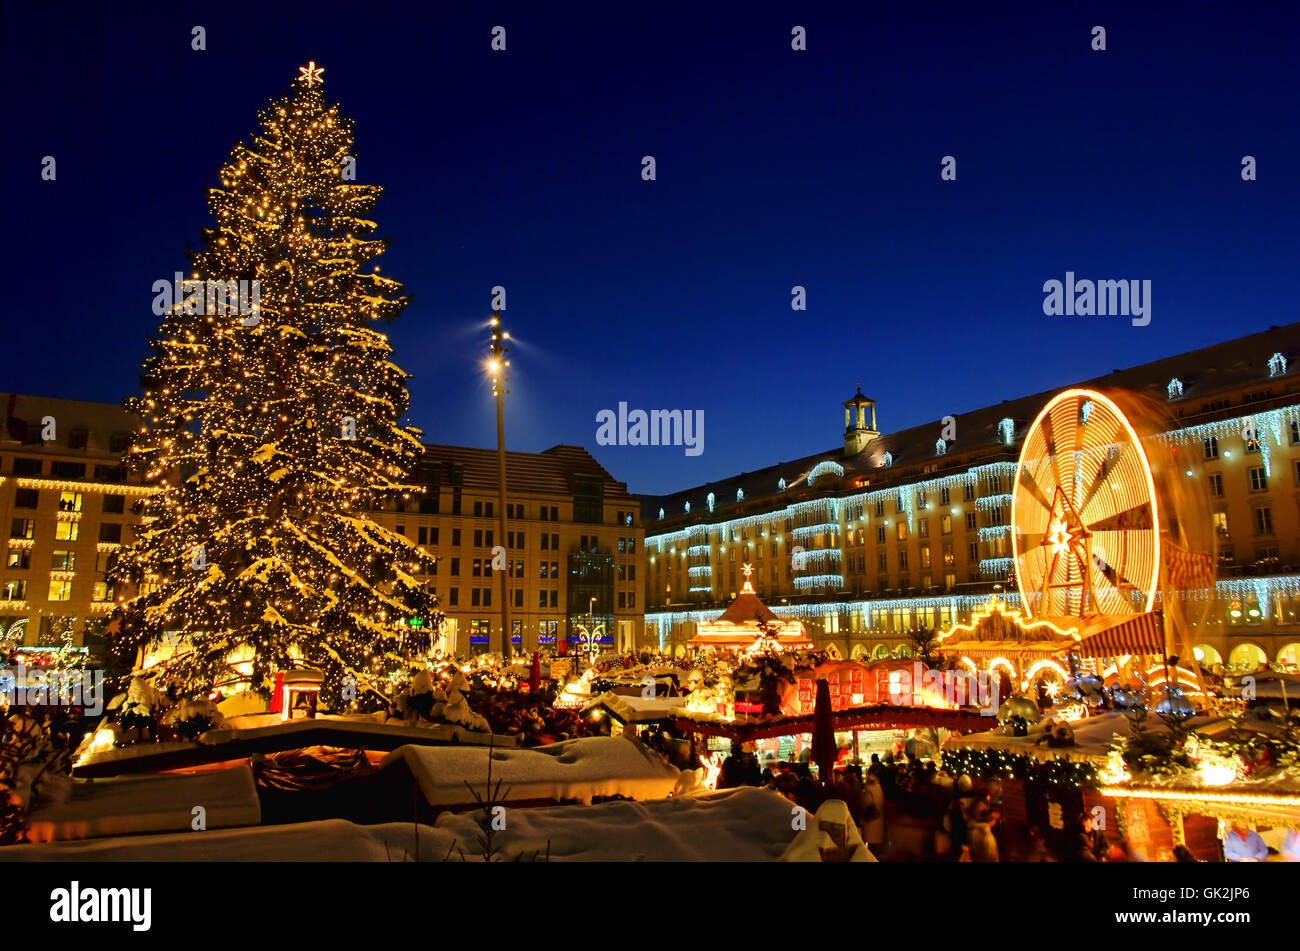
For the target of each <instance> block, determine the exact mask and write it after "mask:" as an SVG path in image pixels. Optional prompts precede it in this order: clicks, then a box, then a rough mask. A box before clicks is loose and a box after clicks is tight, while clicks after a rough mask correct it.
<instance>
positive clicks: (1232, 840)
mask: <svg viewBox="0 0 1300 951" xmlns="http://www.w3.org/2000/svg"><path fill="white" fill-rule="evenodd" d="M1223 858H1224V861H1226V862H1263V861H1265V860H1266V859H1267V858H1268V846H1267V845H1265V844H1264V840H1263V839H1262V838H1260V835H1259V833H1258V832H1256V831H1255V830H1254V829H1252V828H1251V827H1250V826H1249V825H1247V824H1246V823H1245V822H1243V821H1241V820H1240V819H1234V820H1233V821H1232V828H1230V829H1229V830H1228V834H1227V835H1226V836H1224V838H1223Z"/></svg>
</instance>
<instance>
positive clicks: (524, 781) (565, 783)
mask: <svg viewBox="0 0 1300 951" xmlns="http://www.w3.org/2000/svg"><path fill="white" fill-rule="evenodd" d="M487 757H488V750H487V749H486V748H485V747H482V746H480V747H471V748H466V747H458V746H402V747H399V748H397V749H395V750H393V752H391V753H389V754H388V755H387V756H385V757H384V758H383V759H382V760H380V761H379V768H380V769H381V770H382V769H385V768H390V767H392V766H393V765H394V764H396V763H399V762H401V763H404V764H405V765H406V768H407V769H409V770H410V771H411V774H412V775H413V776H414V777H415V779H416V782H417V783H418V784H419V786H420V791H421V792H422V793H423V794H424V797H425V799H426V800H428V802H429V804H430V805H432V806H450V805H460V804H464V803H467V802H473V796H472V795H471V793H470V791H469V790H468V789H466V788H465V783H466V782H469V783H472V784H474V785H475V786H476V788H478V789H479V793H480V795H485V790H484V788H483V787H485V786H486V784H487V778H488V769H487V767H488V760H487ZM678 775H679V772H678V770H677V769H676V768H674V767H672V766H669V765H668V764H667V763H665V762H664V761H663V759H662V758H661V757H660V756H659V754H658V753H655V752H653V751H652V750H649V749H647V748H646V747H644V746H642V745H641V744H640V743H638V742H637V741H635V740H632V739H629V738H626V737H608V736H591V737H582V738H580V739H576V740H566V741H564V742H563V743H555V744H552V745H550V746H542V747H537V748H534V749H504V750H500V749H498V750H493V751H492V784H493V786H494V787H495V786H496V782H497V780H498V779H500V780H503V782H502V784H501V794H502V796H505V797H507V799H508V801H519V800H525V799H577V800H579V801H581V802H586V803H589V802H591V800H592V797H594V796H615V795H617V796H627V797H629V798H632V799H661V798H663V797H665V796H667V795H668V794H669V793H671V792H672V791H673V787H674V786H675V785H676V784H677V777H678ZM507 790H509V792H508V793H507ZM485 798H486V796H485Z"/></svg>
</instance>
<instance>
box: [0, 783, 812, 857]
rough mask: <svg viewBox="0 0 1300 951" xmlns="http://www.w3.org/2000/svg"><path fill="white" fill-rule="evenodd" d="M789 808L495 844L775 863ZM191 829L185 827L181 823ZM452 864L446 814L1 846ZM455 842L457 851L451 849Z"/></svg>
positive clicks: (461, 838)
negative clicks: (425, 819)
mask: <svg viewBox="0 0 1300 951" xmlns="http://www.w3.org/2000/svg"><path fill="white" fill-rule="evenodd" d="M791 809H792V805H791V803H790V801H789V800H788V799H786V798H784V797H783V796H781V795H779V794H777V793H775V792H772V791H771V790H765V789H753V788H742V789H729V790H725V791H722V792H717V793H709V794H706V795H703V796H698V797H697V796H685V797H682V798H673V799H657V800H654V801H651V802H608V803H602V804H601V805H597V806H554V807H550V808H545V809H521V810H517V811H515V812H512V813H511V815H510V822H509V823H508V825H507V828H506V829H505V830H504V831H502V832H498V833H497V834H496V838H495V841H494V843H493V846H494V848H496V849H499V850H500V852H501V854H502V855H503V856H505V857H506V858H511V859H513V858H515V857H516V856H520V855H522V856H523V857H524V858H525V859H527V858H530V857H531V856H532V854H533V853H534V852H540V855H539V858H545V857H546V854H547V845H548V843H549V846H550V860H551V861H553V862H583V861H587V862H610V861H624V862H627V861H647V862H690V861H696V862H698V861H705V860H712V861H730V862H763V861H775V860H776V859H778V858H780V856H781V854H782V852H783V851H784V850H785V849H786V847H787V846H788V845H789V843H790V842H791V840H792V839H793V838H794V832H793V830H791V828H790V817H791V814H792V813H791ZM187 828H188V827H187ZM417 834H418V835H419V843H418V854H419V856H420V860H421V861H425V862H428V861H433V862H438V861H441V860H442V859H443V858H444V857H449V858H451V859H452V860H453V861H456V860H458V859H459V858H460V853H461V852H463V853H464V855H465V857H466V858H467V859H469V860H471V861H474V860H477V858H478V856H479V855H480V854H481V852H480V848H479V845H478V837H479V829H478V826H477V825H476V824H475V823H474V820H473V817H472V816H469V815H456V814H453V813H445V814H444V815H443V816H441V817H440V818H439V820H438V823H437V825H436V826H428V825H419V826H417V825H415V824H414V823H411V822H392V823H382V824H379V825H356V824H354V823H351V822H347V821H345V820H343V819H327V820H323V821H318V822H297V823H293V824H291V825H277V826H253V827H251V828H242V829H212V830H209V831H207V832H198V833H196V832H189V831H186V832H179V833H170V834H164V835H136V836H123V837H115V838H105V839H92V840H88V841H82V842H55V843H51V844H47V845H11V846H5V847H4V849H3V851H2V852H0V854H2V855H3V857H4V858H5V859H6V860H9V861H15V862H59V861H65V862H121V861H135V862H141V861H149V862H388V861H391V862H401V861H409V860H412V859H414V858H415V856H416V854H417V844H416V838H415V836H416V835H417ZM457 847H459V848H457Z"/></svg>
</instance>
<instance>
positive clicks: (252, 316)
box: [112, 63, 441, 709]
mask: <svg viewBox="0 0 1300 951" xmlns="http://www.w3.org/2000/svg"><path fill="white" fill-rule="evenodd" d="M299 72H300V73H301V75H300V76H299V77H298V78H297V79H295V80H294V82H293V84H292V88H291V90H290V92H289V93H288V95H286V96H284V97H282V98H280V99H278V100H276V101H274V102H272V103H271V105H270V107H269V108H266V109H264V110H263V111H262V112H261V113H260V115H259V122H260V126H261V128H260V131H259V133H258V134H257V135H256V136H254V137H253V138H252V140H251V141H249V142H248V143H240V144H238V145H236V146H235V147H234V149H233V150H232V151H231V153H230V157H229V159H228V160H227V161H226V162H225V163H224V164H223V165H222V167H221V170H220V187H216V188H212V189H210V190H209V193H208V203H209V207H210V209H211V212H212V215H213V218H214V219H215V226H214V227H212V228H210V229H208V230H205V231H204V233H203V242H202V248H201V250H198V251H196V252H194V253H192V254H191V259H192V261H191V263H192V273H191V274H190V277H189V278H188V279H187V281H186V282H185V283H186V284H187V285H188V287H187V289H186V291H185V292H184V294H177V295H176V298H182V297H183V298H184V299H183V300H173V302H172V303H171V306H170V309H169V310H168V311H167V313H166V314H165V316H164V319H163V320H162V323H161V325H160V326H159V328H158V332H157V334H156V336H155V337H154V338H153V339H151V341H150V346H151V351H152V352H151V355H150V356H149V357H148V358H147V359H146V360H145V361H144V364H143V369H142V372H141V382H142V388H143V394H142V395H141V396H138V397H134V398H131V399H128V400H126V401H125V403H124V405H125V406H126V408H127V409H128V410H130V411H131V412H132V413H134V414H135V415H136V416H138V417H139V418H140V419H141V421H142V425H141V427H140V430H139V432H138V433H137V434H136V437H135V439H134V440H133V444H132V446H131V448H130V450H129V451H128V453H127V462H128V464H129V465H130V467H131V468H132V469H133V470H134V471H136V472H139V473H141V474H142V475H143V476H144V477H145V479H146V480H147V481H150V482H156V483H157V484H158V485H159V486H160V489H159V491H157V492H156V493H154V494H151V495H149V496H147V497H146V498H145V499H144V501H143V502H141V503H140V507H139V508H140V516H141V521H140V525H139V528H138V530H137V535H136V538H135V540H134V542H133V544H132V545H131V546H130V547H129V548H126V549H124V550H123V551H122V552H121V554H120V556H119V558H118V559H117V563H116V565H115V567H114V569H113V573H112V579H113V580H114V581H115V582H119V583H126V584H131V585H134V586H136V590H137V592H138V593H137V594H136V596H135V597H133V598H131V599H130V600H126V601H124V602H122V603H120V604H119V605H118V606H117V607H116V609H115V611H114V617H113V624H112V628H113V629H114V630H115V631H116V634H115V639H114V644H115V647H116V649H117V650H118V651H119V652H121V653H122V654H123V655H125V656H126V657H129V658H130V659H131V660H134V659H135V657H136V656H137V654H138V652H139V650H140V649H141V648H148V647H150V646H151V645H156V644H158V643H159V642H160V641H163V640H164V639H168V640H169V641H170V640H171V639H172V638H176V639H175V640H174V641H172V642H173V643H175V644H176V648H175V649H174V650H173V651H171V652H170V656H169V657H167V659H165V660H163V661H162V664H161V667H160V673H161V675H162V679H163V680H168V681H172V682H174V683H178V684H179V685H180V686H181V688H182V690H184V691H186V692H187V693H190V694H192V695H199V694H201V693H205V692H206V691H207V690H208V689H210V688H212V687H214V686H215V687H222V685H223V684H228V683H230V682H231V681H232V679H238V678H239V677H241V676H242V677H243V678H244V679H246V680H247V682H248V684H249V686H250V687H251V688H252V689H256V690H259V691H261V692H263V693H265V692H266V691H267V690H268V688H269V686H270V685H271V684H272V683H273V676H274V673H275V672H276V671H279V670H285V669H287V668H291V667H303V666H306V667H315V668H320V669H322V670H323V671H324V672H325V684H324V688H323V695H324V698H325V700H326V701H327V702H328V703H329V704H330V705H331V706H333V707H334V708H335V709H339V708H342V707H349V706H352V705H353V703H354V702H355V704H356V705H357V706H359V707H361V708H368V707H373V706H376V705H378V704H379V703H380V702H381V700H382V696H383V694H384V693H385V692H386V688H387V687H389V686H391V685H392V684H393V683H395V682H396V678H401V679H402V680H403V681H404V679H405V673H406V671H405V667H406V662H407V661H408V659H409V653H410V651H411V650H412V642H411V640H410V637H409V634H410V633H411V632H412V631H413V627H414V626H411V625H409V622H411V620H412V619H419V620H417V621H416V622H415V626H419V627H422V628H423V634H424V635H427V632H428V629H429V627H433V626H436V625H437V624H438V623H440V622H441V616H440V615H438V614H437V613H436V608H437V599H436V597H435V596H434V595H433V593H432V590H431V589H430V588H428V587H427V586H426V585H424V584H423V583H421V581H420V580H419V579H418V578H417V577H416V576H417V575H418V574H421V573H428V572H430V571H431V570H432V559H431V558H430V556H429V555H428V554H427V553H425V552H424V551H423V550H422V549H420V548H417V547H416V546H415V545H413V544H412V543H411V542H409V541H408V540H407V539H406V538H405V537H403V536H402V535H399V534H397V533H395V532H392V531H390V530H388V529H386V528H384V527H383V526H381V525H380V524H379V523H378V522H376V521H375V520H374V519H373V518H371V517H370V515H369V513H370V512H374V511H379V510H382V509H383V508H384V507H385V506H387V505H389V504H391V503H394V502H396V501H398V500H406V499H409V498H411V497H412V496H413V495H415V494H417V493H418V492H420V491H422V490H421V489H420V488H419V486H417V485H415V484H412V483H413V480H412V479H411V477H410V474H411V473H412V472H413V470H414V468H415V465H416V461H417V459H418V455H419V453H420V452H421V443H420V438H419V436H420V433H419V432H418V431H417V430H415V429H413V428H411V427H409V426H405V425H403V424H401V423H400V422H399V421H400V420H401V419H402V418H403V417H404V415H405V413H406V410H407V407H408V403H409V397H408V394H407V390H406V381H407V374H406V373H405V372H403V371H402V369H401V368H400V367H398V366H397V365H396V364H395V363H394V362H392V356H393V351H392V348H391V346H390V345H389V343H388V339H387V337H386V335H385V334H384V333H383V332H382V331H381V330H380V329H379V328H378V326H377V325H378V324H379V322H380V321H384V322H391V321H392V320H393V319H394V318H396V317H397V316H398V315H399V314H400V313H401V312H402V309H403V308H404V307H405V306H406V304H407V303H408V301H409V300H410V298H409V297H408V296H405V295H404V294H403V288H402V285H401V284H399V283H398V282H397V281H394V280H391V279H389V278H387V277H381V276H380V274H379V273H378V272H379V268H378V266H376V265H373V264H372V263H371V262H373V261H374V260H375V259H376V258H377V257H378V256H379V255H380V254H381V253H382V252H383V251H384V249H385V242H384V241H383V240H379V239H376V238H374V237H373V235H374V232H375V229H376V227H377V225H376V223H375V222H374V221H371V220H368V218H367V217H366V216H367V215H368V213H369V212H370V210H371V208H372V207H373V206H374V204H375V202H376V200H377V199H378V198H379V196H380V193H381V190H380V189H379V188H378V187H376V186H373V185H363V184H357V183H356V182H355V181H353V180H352V179H353V177H354V175H353V173H354V170H355V164H354V161H355V158H354V157H355V153H354V151H353V134H352V122H351V120H350V119H348V118H347V117H345V116H344V115H342V114H341V113H340V112H339V109H338V106H337V105H336V104H335V105H331V104H329V103H328V102H327V101H326V99H325V96H324V93H323V88H322V79H321V73H322V72H323V70H322V69H320V68H318V67H316V66H315V64H314V63H312V64H310V65H309V66H307V67H304V68H302V69H301V70H300V71H299ZM363 269H366V272H365V273H363ZM240 282H243V283H242V284H241V283H240ZM253 282H256V283H253ZM214 287H215V288H216V289H217V290H216V292H215V293H214V291H213V288H214ZM245 289H249V290H251V291H252V293H251V294H248V295H247V296H245V295H244V291H245ZM230 292H235V293H238V294H239V295H240V301H239V303H240V304H241V305H243V306H238V307H236V306H233V305H228V306H223V305H224V304H227V302H228V300H229V296H227V297H223V296H222V295H223V294H227V295H229V293H230ZM248 296H251V297H253V298H254V300H255V304H254V305H253V306H251V307H249V306H247V304H248V299H247V297H248ZM404 632H405V633H404ZM177 635H179V637H176V636H177ZM162 653H164V654H166V653H168V652H162ZM236 661H238V662H241V664H240V666H241V667H242V671H240V672H237V671H236V668H234V667H232V664H233V663H234V662H236ZM246 663H251V676H250V673H249V669H248V667H245V666H243V664H246Z"/></svg>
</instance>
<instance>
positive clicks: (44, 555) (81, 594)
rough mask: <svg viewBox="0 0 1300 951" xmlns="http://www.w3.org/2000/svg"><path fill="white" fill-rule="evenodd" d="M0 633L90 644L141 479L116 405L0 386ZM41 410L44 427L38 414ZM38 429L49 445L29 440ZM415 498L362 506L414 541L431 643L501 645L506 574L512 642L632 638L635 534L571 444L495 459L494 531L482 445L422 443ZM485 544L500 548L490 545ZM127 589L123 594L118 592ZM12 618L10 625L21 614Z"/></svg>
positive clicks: (530, 646)
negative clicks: (429, 569) (502, 517)
mask: <svg viewBox="0 0 1300 951" xmlns="http://www.w3.org/2000/svg"><path fill="white" fill-rule="evenodd" d="M0 400H3V401H4V404H5V406H6V407H7V409H8V414H7V422H6V425H5V427H4V431H3V434H2V435H3V438H2V439H0V527H3V528H4V530H5V531H6V533H7V534H6V537H5V546H6V547H5V551H4V559H5V560H4V562H3V563H2V564H0V625H3V627H2V628H0V636H2V635H4V634H9V633H10V632H12V634H13V635H14V636H15V637H16V639H17V640H18V641H19V642H20V643H23V644H26V645H41V646H49V647H58V646H60V645H61V644H62V643H63V635H64V633H70V634H71V635H72V643H73V644H75V645H78V646H83V645H84V646H90V647H96V646H98V645H100V644H102V636H101V632H102V628H103V623H104V619H105V617H106V616H107V614H108V611H109V608H110V606H111V604H112V602H113V600H114V599H115V593H114V592H113V591H111V590H109V588H108V586H107V582H106V580H105V572H106V570H107V568H108V561H109V559H110V558H111V557H112V555H113V553H114V552H115V551H117V550H118V549H119V548H120V547H121V546H122V545H124V544H129V543H130V541H131V539H132V532H133V526H134V525H135V522H136V516H135V515H134V514H133V513H132V511H131V508H132V502H133V501H134V500H136V499H138V498H139V497H140V495H141V494H143V493H147V492H149V491H151V489H150V487H148V486H146V485H142V484H139V483H138V482H128V481H127V477H126V474H125V473H124V472H123V470H122V468H121V463H120V460H121V455H122V453H123V452H124V451H125V449H126V447H127V445H128V442H129V439H130V434H131V433H132V432H133V431H134V430H135V429H136V425H135V424H134V422H133V420H132V419H131V417H130V416H129V415H128V414H127V413H126V412H125V411H123V410H122V409H120V408H119V407H117V406H113V405H111V404H106V403H90V402H80V401H75V400H62V399H53V398H46V397H32V396H20V395H17V394H0ZM47 418H53V420H54V428H53V430H50V429H48V428H47V426H46V424H45V423H43V422H42V421H43V420H46V419H47ZM43 433H52V435H53V438H52V439H47V440H42V438H41V436H42V434H43ZM416 478H417V479H418V481H419V482H420V483H421V484H422V485H423V486H424V488H425V494H424V495H423V497H421V498H417V499H413V500H411V501H409V502H406V503H401V504H400V505H398V506H394V508H393V509H392V510H390V511H386V512H380V513H375V517H376V518H377V519H378V520H379V521H381V522H382V523H383V524H385V525H386V526H388V527H389V528H392V529H394V530H396V531H399V532H401V533H403V534H405V535H406V537H408V538H410V539H411V540H412V541H414V542H416V543H417V544H419V545H422V546H424V547H426V548H427V549H428V551H429V552H430V553H431V554H433V555H434V556H435V557H436V558H437V559H438V565H437V572H436V574H433V575H428V576H426V577H425V580H426V581H427V583H429V584H431V585H432V586H433V587H434V589H435V591H436V592H437V593H438V595H439V596H440V598H441V607H442V610H443V611H444V612H445V614H446V618H447V624H446V626H445V628H444V631H443V634H444V636H445V638H446V640H445V641H444V645H443V646H444V647H445V648H446V649H448V650H451V651H453V652H456V653H461V654H470V653H477V652H481V651H485V650H488V649H489V646H490V645H491V648H492V649H496V650H499V649H500V645H501V613H500V604H499V602H498V601H497V599H498V598H500V590H501V589H500V580H499V578H497V576H496V575H495V574H494V573H493V572H494V567H493V563H494V560H495V562H496V564H497V566H498V567H499V570H503V571H506V572H507V578H508V585H509V592H510V597H511V598H512V599H513V600H512V602H511V626H512V628H513V629H514V631H513V633H514V637H515V638H517V640H516V641H515V646H516V648H517V649H519V648H522V649H523V650H526V651H531V650H534V649H536V648H537V647H538V646H539V645H540V646H543V647H559V646H560V645H561V644H565V645H576V644H577V643H578V642H581V644H582V646H584V647H585V646H587V644H588V637H589V636H590V635H591V634H594V636H595V639H596V645H597V646H598V647H603V648H617V647H628V648H630V647H632V646H633V645H634V644H637V643H641V642H643V641H644V638H643V636H642V611H643V610H644V600H643V594H642V592H643V590H644V584H645V580H644V579H645V575H644V570H645V569H644V565H645V549H644V544H643V540H644V530H643V529H642V526H641V520H640V516H639V512H638V508H637V505H636V503H635V501H634V500H633V498H632V497H631V496H630V495H629V494H628V492H627V487H626V485H625V484H624V483H621V482H617V481H615V480H614V478H613V477H612V476H611V475H610V474H609V473H608V472H606V471H605V470H604V469H603V468H602V467H601V466H600V464H599V463H597V462H596V460H595V459H594V458H592V456H591V455H590V454H589V453H588V452H587V451H586V450H584V449H582V448H581V447H577V446H555V447H553V448H551V449H548V450H546V451H545V452H540V453H526V452H510V453H507V486H508V488H509V495H508V501H507V504H506V515H507V537H506V538H505V539H504V540H502V539H500V538H498V537H496V536H497V535H498V534H499V530H498V520H497V515H498V512H497V509H496V506H497V504H498V502H497V468H496V453H495V452H494V451H493V450H487V449H469V448H463V447H458V446H427V447H426V450H425V455H424V458H423V460H422V461H421V463H420V465H419V470H418V472H417V473H416ZM498 546H500V547H501V548H502V549H504V550H503V551H499V552H494V551H493V549H494V548H496V547H498ZM124 594H129V592H124ZM24 622H25V623H24Z"/></svg>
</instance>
